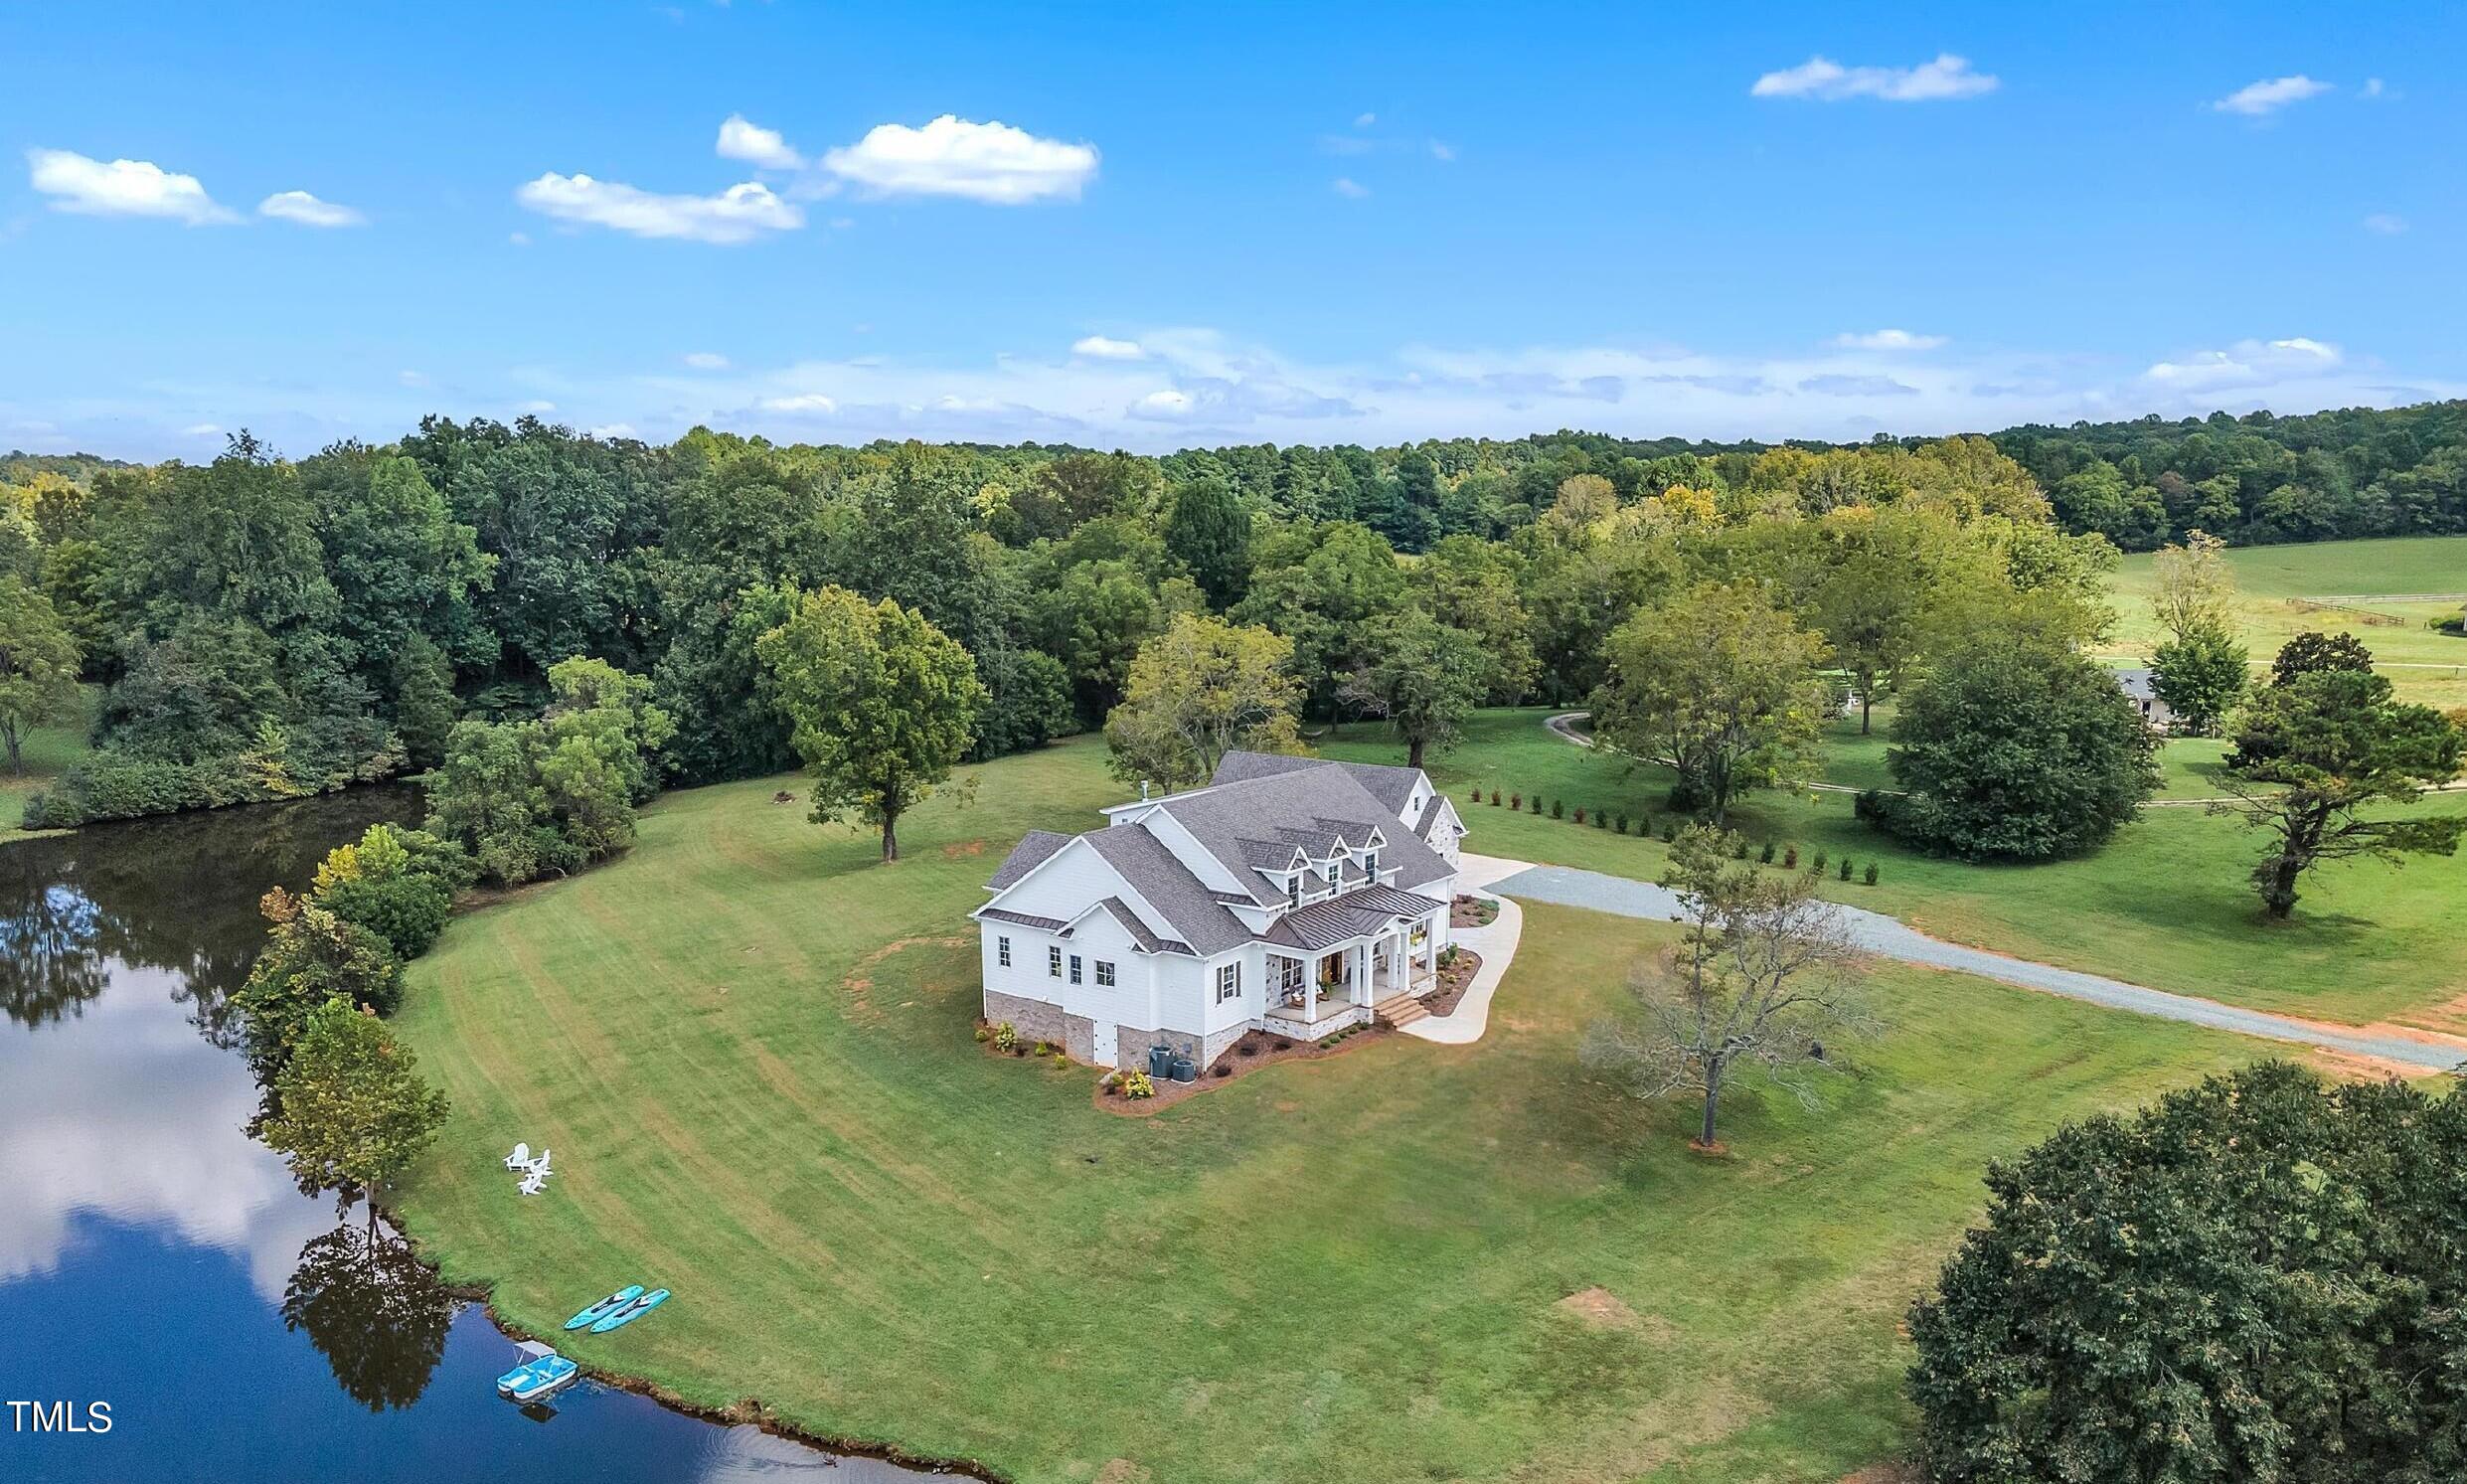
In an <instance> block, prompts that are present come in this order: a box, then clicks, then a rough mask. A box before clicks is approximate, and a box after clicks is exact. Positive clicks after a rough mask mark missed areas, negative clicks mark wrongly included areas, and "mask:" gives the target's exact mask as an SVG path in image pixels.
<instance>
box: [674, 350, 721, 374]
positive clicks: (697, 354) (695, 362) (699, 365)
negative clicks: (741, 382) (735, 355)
mask: <svg viewBox="0 0 2467 1484" xmlns="http://www.w3.org/2000/svg"><path fill="white" fill-rule="evenodd" d="M685 364H687V365H688V366H691V367H693V368H694V369H695V370H696V371H726V370H728V369H729V358H728V357H726V356H724V355H721V354H720V353H719V352H718V351H688V352H687V353H686V357H685Z"/></svg>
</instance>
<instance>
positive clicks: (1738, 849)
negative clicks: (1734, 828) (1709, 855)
mask: <svg viewBox="0 0 2467 1484" xmlns="http://www.w3.org/2000/svg"><path fill="white" fill-rule="evenodd" d="M1730 859H1731V860H1733V861H1743V860H1746V859H1747V837H1746V836H1745V835H1732V836H1731V837H1730Z"/></svg>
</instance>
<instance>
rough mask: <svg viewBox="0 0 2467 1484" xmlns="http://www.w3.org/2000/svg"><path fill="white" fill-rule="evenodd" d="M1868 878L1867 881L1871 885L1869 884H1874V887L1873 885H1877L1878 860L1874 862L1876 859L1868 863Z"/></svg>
mask: <svg viewBox="0 0 2467 1484" xmlns="http://www.w3.org/2000/svg"><path fill="white" fill-rule="evenodd" d="M1866 880H1867V883H1868V885H1869V886H1872V887H1873V886H1875V885H1876V862H1874V861H1870V862H1869V863H1868V872H1867V877H1866Z"/></svg>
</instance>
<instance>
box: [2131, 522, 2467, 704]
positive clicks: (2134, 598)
mask: <svg viewBox="0 0 2467 1484" xmlns="http://www.w3.org/2000/svg"><path fill="white" fill-rule="evenodd" d="M2227 563H2228V565H2229V566H2230V567H2232V568H2233V569H2234V570H2235V577H2236V583H2237V585H2238V588H2239V589H2240V593H2241V601H2240V602H2239V603H2238V605H2237V617H2238V620H2239V629H2240V631H2241V633H2242V636H2243V639H2244V642H2245V644H2246V645H2247V646H2248V647H2249V648H2250V649H2251V650H2252V657H2253V660H2254V661H2255V662H2256V663H2257V664H2261V665H2267V664H2268V663H2269V660H2270V657H2271V656H2272V655H2274V654H2276V653H2277V652H2278V647H2279V646H2280V645H2281V644H2284V643H2285V642H2287V640H2288V639H2289V638H2291V637H2293V636H2294V635H2296V634H2298V633H2301V632H2303V631H2304V630H2306V629H2318V630H2321V631H2322V632H2325V633H2338V632H2342V631H2345V632H2350V633H2353V634H2355V635H2356V637H2358V638H2359V639H2362V640H2363V641H2364V642H2365V646H2366V647H2367V648H2369V649H2371V650H2372V651H2373V654H2374V658H2375V659H2377V660H2379V661H2381V662H2382V663H2383V664H2384V665H2385V667H2386V668H2385V671H2384V673H2385V674H2386V675H2388V676H2389V678H2390V680H2391V682H2392V683H2393V684H2394V685H2396V686H2397V688H2398V693H2399V695H2401V696H2403V697H2405V698H2406V699H2408V700H2410V701H2420V702H2422V703H2424V704H2425V705H2427V706H2441V707H2452V706H2467V639H2462V638H2458V637H2456V636H2453V635H2449V634H2441V633H2435V632H2434V631H2433V630H2432V629H2431V628H2430V627H2429V626H2428V625H2429V624H2430V623H2431V621H2432V620H2433V619H2436V618H2440V617H2442V616H2444V615H2446V614H2450V613H2455V612H2457V611H2458V610H2459V608H2460V607H2461V606H2462V605H2467V598H2462V597H2461V596H2460V594H2467V536H2415V537H2404V538H2398V539H2392V540H2386V541H2329V542H2319V543H2315V544H2313V545H2309V546H2275V547H2239V548H2235V549H2232V550H2230V551H2229V552H2228V553H2227ZM2150 591H2151V557H2150V556H2149V554H2147V553H2143V554H2139V555H2136V556H2131V557H2127V558H2125V559H2124V566H2123V568H2122V569H2121V570H2120V571H2119V572H2118V573H2117V574H2116V577H2115V584H2114V592H2115V601H2116V612H2117V614H2118V615H2119V617H2120V619H2121V622H2119V623H2118V625H2117V628H2116V635H2115V639H2114V641H2113V642H2112V643H2110V644H2109V645H2108V646H2107V651H2106V652H2107V653H2108V655H2109V656H2110V657H2112V658H2115V659H2117V660H2119V661H2128V662H2130V663H2134V664H2139V663H2141V662H2143V661H2144V660H2146V659H2147V658H2148V657H2149V655H2150V652H2151V651H2152V650H2153V649H2155V648H2156V647H2157V646H2158V643H2159V641H2160V639H2161V637H2162V635H2161V633H2160V630H2159V627H2158V625H2157V624H2156V623H2155V622H2154V621H2153V620H2152V618H2151V616H2150ZM2325 599H2328V600H2330V601H2324V600H2325Z"/></svg>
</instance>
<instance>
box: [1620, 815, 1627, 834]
mask: <svg viewBox="0 0 2467 1484" xmlns="http://www.w3.org/2000/svg"><path fill="white" fill-rule="evenodd" d="M1619 833H1620V834H1622V835H1624V834H1626V833H1627V816H1626V815H1624V814H1622V815H1620V816H1619Z"/></svg>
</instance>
